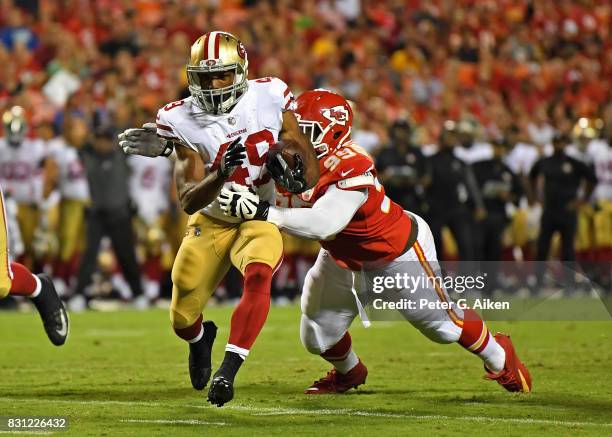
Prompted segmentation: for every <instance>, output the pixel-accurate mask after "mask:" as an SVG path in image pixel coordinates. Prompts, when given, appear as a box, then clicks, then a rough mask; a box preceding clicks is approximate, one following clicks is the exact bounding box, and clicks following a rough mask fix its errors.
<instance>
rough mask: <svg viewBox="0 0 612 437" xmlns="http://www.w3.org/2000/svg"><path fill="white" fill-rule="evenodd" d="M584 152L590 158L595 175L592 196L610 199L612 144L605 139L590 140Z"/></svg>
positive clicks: (611, 186) (611, 193) (611, 188)
mask: <svg viewBox="0 0 612 437" xmlns="http://www.w3.org/2000/svg"><path fill="white" fill-rule="evenodd" d="M586 153H587V154H588V155H589V157H590V158H591V162H592V163H593V165H594V166H595V174H596V175H597V186H596V187H595V192H594V193H593V196H594V198H595V199H597V200H612V145H610V144H608V142H607V141H605V140H592V141H591V142H590V143H589V145H588V146H587V151H586Z"/></svg>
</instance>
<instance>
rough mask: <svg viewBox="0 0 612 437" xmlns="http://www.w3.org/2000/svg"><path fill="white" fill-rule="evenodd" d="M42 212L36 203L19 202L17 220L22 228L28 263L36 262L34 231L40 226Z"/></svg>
mask: <svg viewBox="0 0 612 437" xmlns="http://www.w3.org/2000/svg"><path fill="white" fill-rule="evenodd" d="M39 217H40V212H39V210H38V207H37V206H36V205H26V204H19V205H18V207H17V222H18V223H19V229H20V230H21V239H22V240H23V246H24V248H25V253H24V255H25V258H26V260H27V262H28V263H33V262H34V249H33V247H32V242H33V241H34V233H35V232H36V229H37V228H38V226H39Z"/></svg>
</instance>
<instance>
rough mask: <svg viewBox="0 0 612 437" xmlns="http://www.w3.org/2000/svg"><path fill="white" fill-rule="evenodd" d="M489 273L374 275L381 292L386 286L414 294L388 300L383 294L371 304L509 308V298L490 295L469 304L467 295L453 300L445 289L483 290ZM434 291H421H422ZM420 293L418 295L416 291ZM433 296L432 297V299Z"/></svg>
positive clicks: (413, 307)
mask: <svg viewBox="0 0 612 437" xmlns="http://www.w3.org/2000/svg"><path fill="white" fill-rule="evenodd" d="M486 276H487V274H486V273H483V274H481V275H475V276H471V275H465V276H464V275H457V276H441V275H437V276H426V275H425V274H421V275H412V274H409V273H395V274H394V275H392V276H374V277H373V278H372V292H373V293H374V294H375V295H376V294H379V295H380V294H382V293H383V292H384V291H386V290H402V292H404V293H408V294H410V295H413V296H411V297H406V298H400V299H398V300H392V301H388V300H386V299H385V298H383V297H379V298H374V299H373V301H372V306H373V308H374V309H376V310H386V309H388V310H420V309H432V310H435V309H442V310H449V309H451V308H452V306H453V305H457V306H458V307H459V308H461V309H467V308H472V309H480V310H509V309H510V306H511V302H510V301H496V300H493V299H490V298H486V297H485V298H475V299H473V300H472V301H470V303H469V304H468V299H467V298H458V299H456V300H454V301H453V300H451V299H450V296H449V295H448V292H447V291H446V290H453V291H454V292H455V293H459V294H462V293H464V292H466V291H468V290H471V291H472V292H474V291H477V292H482V291H483V290H484V289H485V286H486V282H485V280H486ZM423 290H426V291H435V295H434V294H433V293H431V292H425V293H419V292H420V291H423ZM417 293H418V294H419V295H423V294H425V295H426V296H421V297H417V298H415V296H414V295H415V294H417ZM432 297H433V299H432Z"/></svg>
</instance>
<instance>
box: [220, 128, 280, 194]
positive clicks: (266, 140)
mask: <svg viewBox="0 0 612 437" xmlns="http://www.w3.org/2000/svg"><path fill="white" fill-rule="evenodd" d="M231 143H232V142H231V141H228V142H227V143H224V144H221V146H220V147H219V152H217V156H216V157H215V161H214V162H213V165H212V167H211V171H215V170H217V168H218V167H219V163H220V162H221V157H222V156H223V154H224V153H225V151H226V150H227V147H228V146H229V145H230V144H231ZM272 144H274V135H272V132H270V131H269V130H267V129H264V130H261V131H259V132H255V133H254V134H251V135H249V136H248V137H247V138H246V140H245V141H244V146H245V147H246V153H247V159H246V160H245V161H243V162H242V165H241V166H240V167H236V170H234V173H232V175H231V176H230V177H229V179H228V180H227V181H228V182H236V183H238V184H241V185H246V186H252V185H257V183H258V182H259V180H255V181H253V180H252V179H251V177H250V174H249V170H248V167H247V166H248V165H252V166H254V167H262V166H263V165H264V164H265V162H266V156H267V155H268V149H269V148H270V146H271V145H272ZM260 150H263V151H265V152H264V153H261V154H260V152H259V151H260Z"/></svg>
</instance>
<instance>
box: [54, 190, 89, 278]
mask: <svg viewBox="0 0 612 437" xmlns="http://www.w3.org/2000/svg"><path fill="white" fill-rule="evenodd" d="M84 223H85V202H83V201H80V200H73V199H64V200H62V202H61V204H60V223H59V244H60V251H59V256H58V260H57V262H56V270H55V278H56V279H59V280H60V281H61V282H62V283H63V284H65V285H66V286H68V285H69V284H70V283H71V279H72V278H73V276H74V274H75V270H76V269H75V268H74V264H75V262H74V261H75V258H77V256H78V255H77V253H78V251H79V245H80V242H81V241H80V240H81V238H82V236H83V233H84V231H85V228H84Z"/></svg>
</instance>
